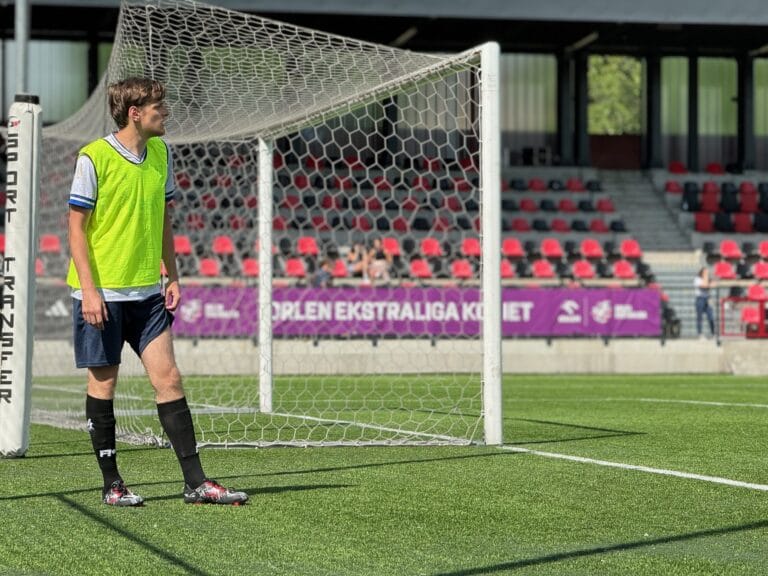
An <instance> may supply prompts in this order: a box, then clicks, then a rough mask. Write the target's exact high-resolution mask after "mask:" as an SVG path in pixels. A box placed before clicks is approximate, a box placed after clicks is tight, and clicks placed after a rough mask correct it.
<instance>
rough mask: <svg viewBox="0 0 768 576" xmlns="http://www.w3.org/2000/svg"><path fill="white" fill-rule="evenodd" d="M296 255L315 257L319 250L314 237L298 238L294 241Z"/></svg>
mask: <svg viewBox="0 0 768 576" xmlns="http://www.w3.org/2000/svg"><path fill="white" fill-rule="evenodd" d="M296 253H297V254H298V255H299V256H317V255H318V254H320V249H319V248H318V246H317V240H316V239H315V237H314V236H300V237H299V239H298V240H297V241H296Z"/></svg>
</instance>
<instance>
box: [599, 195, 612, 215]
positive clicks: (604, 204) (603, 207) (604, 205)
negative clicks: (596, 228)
mask: <svg viewBox="0 0 768 576" xmlns="http://www.w3.org/2000/svg"><path fill="white" fill-rule="evenodd" d="M595 207H596V208H597V211H598V212H603V213H610V212H615V211H616V207H615V206H614V205H613V200H611V199H610V198H600V200H598V201H597V204H596V206H595Z"/></svg>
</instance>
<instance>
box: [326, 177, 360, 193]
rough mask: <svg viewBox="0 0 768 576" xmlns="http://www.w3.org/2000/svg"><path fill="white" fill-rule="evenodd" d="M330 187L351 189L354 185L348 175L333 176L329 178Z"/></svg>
mask: <svg viewBox="0 0 768 576" xmlns="http://www.w3.org/2000/svg"><path fill="white" fill-rule="evenodd" d="M330 184H331V186H330V187H331V188H337V189H339V190H351V189H352V188H354V187H355V181H354V180H353V179H352V178H350V177H349V176H333V177H332V178H331V179H330Z"/></svg>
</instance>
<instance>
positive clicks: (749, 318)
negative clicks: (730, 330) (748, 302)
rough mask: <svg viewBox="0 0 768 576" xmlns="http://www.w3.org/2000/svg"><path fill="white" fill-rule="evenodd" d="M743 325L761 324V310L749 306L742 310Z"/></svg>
mask: <svg viewBox="0 0 768 576" xmlns="http://www.w3.org/2000/svg"><path fill="white" fill-rule="evenodd" d="M741 323H742V324H759V323H760V310H759V309H758V308H757V307H755V306H747V307H745V308H742V309H741Z"/></svg>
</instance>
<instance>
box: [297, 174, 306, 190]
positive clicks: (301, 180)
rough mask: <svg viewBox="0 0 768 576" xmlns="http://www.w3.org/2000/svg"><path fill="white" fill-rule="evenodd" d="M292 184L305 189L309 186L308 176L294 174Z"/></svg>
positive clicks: (298, 188) (299, 188)
mask: <svg viewBox="0 0 768 576" xmlns="http://www.w3.org/2000/svg"><path fill="white" fill-rule="evenodd" d="M293 186H294V188H296V189H297V190H306V189H307V188H309V178H307V175H306V174H296V175H294V177H293Z"/></svg>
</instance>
